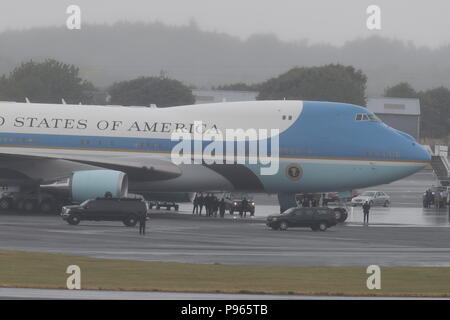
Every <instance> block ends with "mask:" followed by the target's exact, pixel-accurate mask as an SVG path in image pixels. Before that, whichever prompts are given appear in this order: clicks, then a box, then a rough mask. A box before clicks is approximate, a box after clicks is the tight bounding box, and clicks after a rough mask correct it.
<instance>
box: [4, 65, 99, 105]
mask: <svg viewBox="0 0 450 320" xmlns="http://www.w3.org/2000/svg"><path fill="white" fill-rule="evenodd" d="M78 73H79V70H78V68H77V67H75V66H74V65H69V64H64V63H62V62H59V61H56V60H52V59H47V60H45V61H44V62H41V63H38V62H34V61H29V62H25V63H22V64H21V65H20V66H18V67H16V68H15V69H14V70H13V71H12V72H11V73H10V74H9V77H5V76H3V77H2V78H1V79H0V97H1V98H2V99H3V100H10V101H19V102H24V101H25V98H28V99H29V100H30V101H31V102H39V103H61V99H64V100H65V101H66V102H67V103H74V104H76V103H79V102H81V103H83V104H87V103H89V102H90V101H91V94H92V92H93V91H94V90H95V88H94V86H93V85H92V84H91V83H89V82H87V81H85V80H82V79H81V78H80V77H79V75H78Z"/></svg>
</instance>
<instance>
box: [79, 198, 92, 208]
mask: <svg viewBox="0 0 450 320" xmlns="http://www.w3.org/2000/svg"><path fill="white" fill-rule="evenodd" d="M89 201H91V200H90V199H89V200H86V201H83V202H82V203H81V204H80V207H84V206H85V205H87V204H88V203H89Z"/></svg>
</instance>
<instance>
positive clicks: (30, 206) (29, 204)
mask: <svg viewBox="0 0 450 320" xmlns="http://www.w3.org/2000/svg"><path fill="white" fill-rule="evenodd" d="M23 209H24V210H25V211H27V212H31V211H33V210H34V202H33V201H31V200H27V201H25V203H24V204H23Z"/></svg>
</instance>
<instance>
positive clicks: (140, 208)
mask: <svg viewBox="0 0 450 320" xmlns="http://www.w3.org/2000/svg"><path fill="white" fill-rule="evenodd" d="M142 215H145V217H146V219H148V215H149V209H148V205H147V203H146V202H145V201H143V200H142V199H130V198H96V199H91V200H86V201H84V202H83V203H81V204H80V205H73V206H64V207H63V208H62V210H61V217H62V218H63V219H64V220H65V221H67V222H68V223H69V224H72V225H77V224H79V223H80V221H82V220H91V221H122V222H123V224H124V225H126V226H127V227H133V226H135V225H136V223H137V222H138V221H139V218H140V217H142Z"/></svg>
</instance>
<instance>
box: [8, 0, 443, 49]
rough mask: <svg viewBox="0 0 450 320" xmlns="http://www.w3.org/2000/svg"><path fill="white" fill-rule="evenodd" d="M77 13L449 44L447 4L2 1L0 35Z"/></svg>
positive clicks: (404, 0)
mask: <svg viewBox="0 0 450 320" xmlns="http://www.w3.org/2000/svg"><path fill="white" fill-rule="evenodd" d="M71 4H76V5H79V6H80V7H81V10H82V22H83V23H99V24H101V23H108V24H111V23H114V22H118V21H129V22H135V21H140V22H154V21H160V22H163V23H165V24H169V25H186V24H188V23H189V21H190V20H191V19H194V20H195V21H196V22H197V23H198V25H199V27H200V28H201V29H203V30H207V31H218V32H224V33H227V34H230V35H235V36H239V37H241V38H243V39H245V38H247V37H248V36H250V35H252V34H255V33H273V34H275V35H277V36H278V37H279V38H280V39H282V40H287V41H296V40H303V39H308V40H309V41H310V42H311V43H320V42H327V43H331V44H334V45H342V44H343V43H344V42H345V41H348V40H353V39H355V38H357V37H366V36H369V35H374V34H376V35H380V36H383V37H390V38H397V39H401V40H406V41H412V42H413V43H414V44H416V45H427V46H431V47H438V46H442V45H445V44H449V43H450V1H448V0H429V1H423V0H340V1H336V0H314V1H310V0H307V1H306V0H277V1H275V0H221V1H217V0H126V1H123V0H118V1H110V0H39V1H32V0H28V1H24V0H14V1H12V0H6V1H1V2H0V32H2V31H5V30H8V29H23V28H26V29H27V28H31V27H37V26H58V25H59V26H64V25H65V22H66V19H67V16H68V15H67V14H66V8H67V6H68V5H71ZM371 4H376V5H379V6H380V7H381V10H382V16H381V18H382V30H380V31H369V30H367V28H366V19H367V14H366V8H367V7H368V6H369V5H371Z"/></svg>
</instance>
